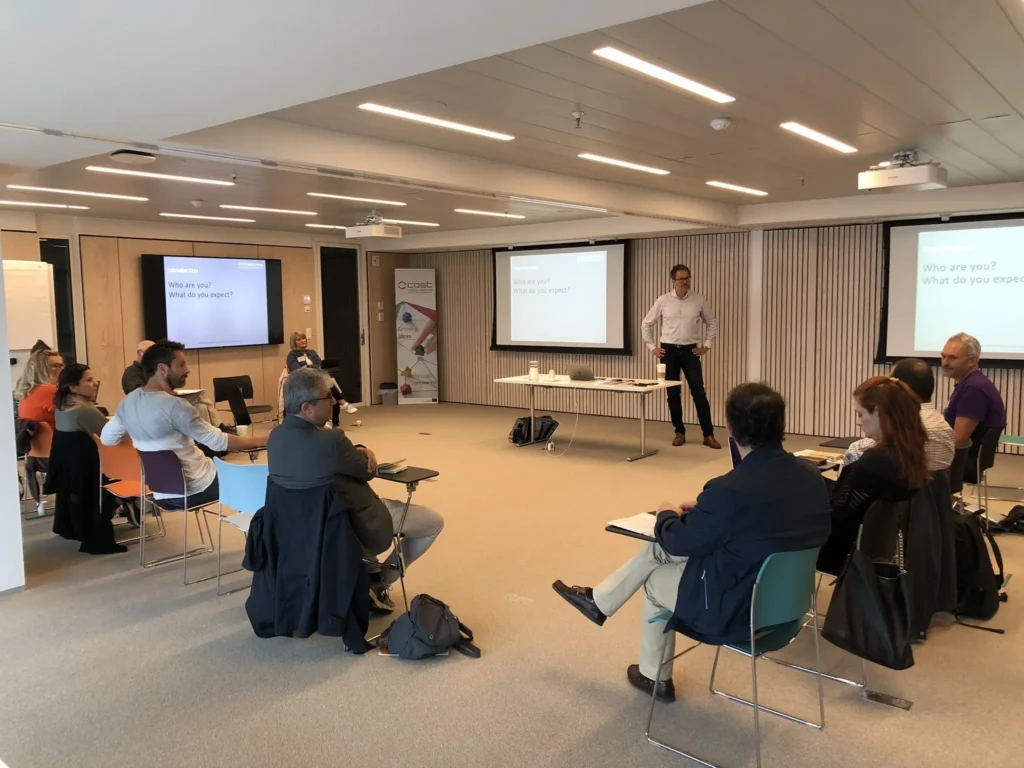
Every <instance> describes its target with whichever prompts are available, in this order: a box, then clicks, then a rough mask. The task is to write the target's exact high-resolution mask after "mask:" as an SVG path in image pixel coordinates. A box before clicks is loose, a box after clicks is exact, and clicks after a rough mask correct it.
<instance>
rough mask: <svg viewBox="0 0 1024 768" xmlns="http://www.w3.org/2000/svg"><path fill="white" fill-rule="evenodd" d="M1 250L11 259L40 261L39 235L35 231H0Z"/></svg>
mask: <svg viewBox="0 0 1024 768" xmlns="http://www.w3.org/2000/svg"><path fill="white" fill-rule="evenodd" d="M0 252H2V253H3V257H4V258H5V259H7V260H10V261H39V235H38V234H36V233H35V232H11V231H10V230H6V229H5V230H4V231H3V232H0Z"/></svg>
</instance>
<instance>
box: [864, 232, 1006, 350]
mask: <svg viewBox="0 0 1024 768" xmlns="http://www.w3.org/2000/svg"><path fill="white" fill-rule="evenodd" d="M886 246H887V248H886V250H887V260H886V261H887V264H886V269H887V274H886V278H887V291H886V296H885V300H886V301H885V303H886V311H885V312H884V313H883V318H882V334H881V339H880V342H881V343H880V345H879V346H880V353H881V354H880V357H881V358H884V359H887V360H893V359H898V358H902V357H923V358H937V357H939V356H940V354H941V352H942V347H943V345H944V344H945V343H946V340H947V339H948V338H949V337H950V336H952V335H953V334H955V333H960V332H965V333H969V334H971V335H972V336H975V337H977V339H978V341H980V342H981V348H982V357H983V358H985V359H986V360H1002V361H1017V362H1024V216H1021V217H1020V218H1006V217H1001V218H998V219H987V220H971V221H954V222H949V223H922V222H907V223H894V224H891V225H888V226H887V227H886Z"/></svg>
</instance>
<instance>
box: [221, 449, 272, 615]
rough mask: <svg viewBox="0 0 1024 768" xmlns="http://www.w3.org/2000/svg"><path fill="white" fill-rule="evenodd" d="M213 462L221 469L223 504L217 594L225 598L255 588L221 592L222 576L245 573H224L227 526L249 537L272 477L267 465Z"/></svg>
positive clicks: (246, 586) (234, 571)
mask: <svg viewBox="0 0 1024 768" xmlns="http://www.w3.org/2000/svg"><path fill="white" fill-rule="evenodd" d="M213 463H214V464H215V465H216V466H217V478H218V482H219V483H220V503H219V504H218V505H217V595H218V596H219V597H221V596H224V595H231V594H234V593H235V592H240V591H242V590H243V589H249V587H250V586H252V585H251V584H247V585H245V586H242V587H236V588H235V589H229V590H228V591H227V592H221V591H220V580H221V576H230V575H231V574H232V573H238V572H239V571H241V570H242V569H241V568H236V569H235V570H233V571H228V572H227V573H222V572H221V564H220V563H221V543H222V542H223V540H224V530H223V524H224V523H227V524H228V525H230V526H231V527H232V528H235V529H237V530H239V531H241V532H242V533H244V534H246V535H248V533H249V524H250V523H252V518H253V515H255V514H256V513H257V512H258V511H259V510H260V509H261V508H262V507H263V505H264V503H265V502H266V499H267V479H268V478H269V477H270V468H269V467H268V466H267V465H266V464H229V463H228V462H226V461H221V460H220V459H218V458H214V460H213ZM224 507H227V508H228V509H233V510H235V514H233V515H227V516H225V515H224Z"/></svg>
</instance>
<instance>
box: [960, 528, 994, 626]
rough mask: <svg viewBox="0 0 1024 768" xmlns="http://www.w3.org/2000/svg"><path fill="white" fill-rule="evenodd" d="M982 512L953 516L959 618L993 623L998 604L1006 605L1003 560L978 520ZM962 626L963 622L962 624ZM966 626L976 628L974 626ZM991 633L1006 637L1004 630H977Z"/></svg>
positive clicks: (992, 540)
mask: <svg viewBox="0 0 1024 768" xmlns="http://www.w3.org/2000/svg"><path fill="white" fill-rule="evenodd" d="M980 515H981V513H980V512H976V513H974V514H970V515H959V514H958V515H954V516H953V542H954V544H955V546H956V602H957V606H956V617H957V621H960V617H961V616H966V617H968V618H971V619H991V618H992V617H993V616H995V615H996V612H997V611H998V610H999V603H1001V602H1006V595H1005V594H1004V593H1002V592H1001V591H1000V590H1001V589H1002V587H1003V579H1004V578H1005V577H1004V575H1003V556H1002V554H1001V553H1000V552H999V547H998V546H997V545H996V542H995V540H994V539H993V538H992V536H991V535H990V534H989V533H988V531H986V530H985V528H984V524H983V523H982V522H981V521H980V520H979V516H980ZM986 542H988V544H989V546H991V548H992V554H993V555H994V556H995V559H996V565H997V566H998V567H999V572H998V574H997V573H996V572H995V571H994V570H993V568H992V560H991V558H990V557H989V548H988V547H987V546H986ZM960 623H961V624H963V622H962V621H961V622H960ZM966 626H969V627H975V625H973V624H967V625H966ZM976 628H977V629H985V630H988V631H989V632H997V633H999V634H1003V630H1001V629H994V628H991V627H976Z"/></svg>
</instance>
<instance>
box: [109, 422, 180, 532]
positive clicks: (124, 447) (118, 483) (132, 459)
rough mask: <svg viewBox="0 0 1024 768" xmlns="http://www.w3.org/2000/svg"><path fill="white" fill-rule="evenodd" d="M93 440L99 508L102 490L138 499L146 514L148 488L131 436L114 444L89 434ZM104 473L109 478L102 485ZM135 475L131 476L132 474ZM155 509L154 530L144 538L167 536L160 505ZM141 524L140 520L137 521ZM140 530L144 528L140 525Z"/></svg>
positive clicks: (142, 512) (125, 497)
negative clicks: (97, 478) (98, 487)
mask: <svg viewBox="0 0 1024 768" xmlns="http://www.w3.org/2000/svg"><path fill="white" fill-rule="evenodd" d="M92 439H93V440H94V441H96V449H97V450H98V451H99V454H100V508H101V509H102V508H103V498H102V496H103V491H107V492H108V493H111V494H113V495H114V496H115V497H117V498H118V499H119V500H121V501H127V500H129V499H138V500H139V514H140V515H145V514H146V499H147V498H149V496H150V492H149V488H148V487H146V486H145V485H143V483H142V464H141V463H140V462H139V452H138V451H137V450H135V446H134V444H132V441H131V439H130V438H127V437H126V438H124V439H123V440H122V441H121V442H120V443H119V444H117V445H104V444H103V443H102V442H100V439H99V437H97V436H96V435H93V436H92ZM104 475H106V476H107V477H108V478H110V479H111V481H112V482H109V483H107V484H106V485H103V476H104ZM133 477H138V478H139V479H137V480H133V479H131V478H133ZM154 509H155V510H156V522H157V532H156V533H153V534H150V535H148V536H146V539H147V540H148V539H153V538H156V537H158V536H166V535H167V531H166V530H165V529H164V521H163V517H162V516H161V515H160V510H159V507H156V506H155V505H154ZM138 522H139V524H140V526H141V520H140V521H138ZM140 530H144V529H141V528H140ZM140 539H141V534H140V535H139V536H135V537H132V538H130V539H121V540H120V541H119V542H118V543H120V544H133V543H135V542H137V541H139V540H140Z"/></svg>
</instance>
